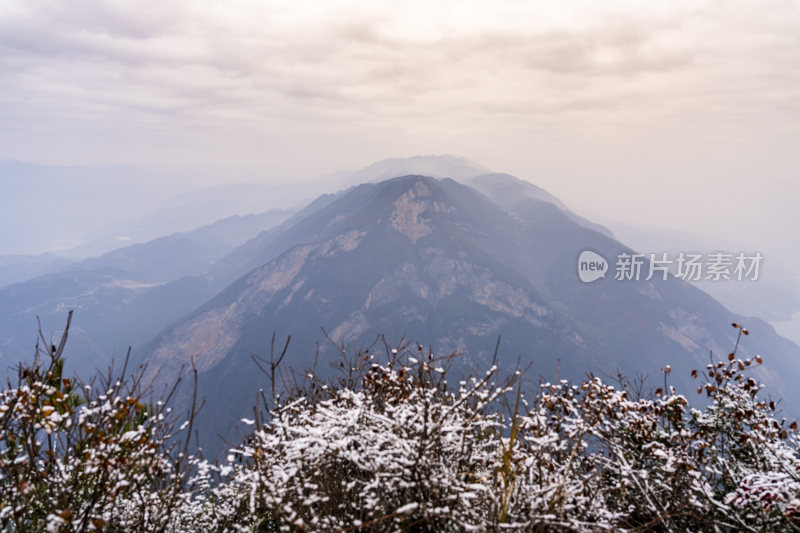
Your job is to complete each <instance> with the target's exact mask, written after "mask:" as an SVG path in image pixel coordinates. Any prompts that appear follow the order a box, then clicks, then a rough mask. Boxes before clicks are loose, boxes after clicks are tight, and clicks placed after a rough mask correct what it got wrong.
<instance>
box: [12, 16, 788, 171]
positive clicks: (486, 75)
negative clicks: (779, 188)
mask: <svg viewBox="0 0 800 533" xmlns="http://www.w3.org/2000/svg"><path fill="white" fill-rule="evenodd" d="M787 5H789V6H790V7H786V6H787ZM787 5H785V4H782V3H781V2H778V1H775V2H768V3H765V4H760V6H759V8H758V13H759V16H758V17H756V16H755V13H754V12H753V9H754V8H751V7H748V4H746V3H737V2H713V1H710V2H679V1H676V2H661V3H657V2H653V3H647V4H646V5H644V4H642V5H639V4H635V5H633V6H631V5H630V4H628V3H626V2H615V1H610V2H604V3H602V4H600V3H597V2H581V1H573V2H565V3H563V4H562V3H559V4H558V5H555V4H550V3H528V2H513V1H512V2H501V3H491V4H490V3H487V2H478V1H460V2H455V1H451V2H441V3H436V4H435V5H431V4H430V3H426V2H417V1H412V2H407V3H404V4H403V6H397V5H395V4H391V5H390V4H383V3H380V2H370V3H364V2H358V1H352V2H302V1H301V2H270V3H263V2H248V1H234V2H230V3H228V2H226V3H202V4H201V3H197V2H189V1H183V0H173V1H164V0H160V1H148V0H139V1H136V2H131V1H101V0H90V1H85V2H79V3H77V4H74V3H64V2H57V1H44V0H27V1H24V2H23V1H10V2H6V3H5V4H4V6H3V7H2V8H0V9H2V12H0V70H1V71H2V74H0V76H2V82H3V87H4V91H3V94H2V95H0V114H2V115H3V116H9V117H13V118H14V120H16V121H18V122H25V121H29V122H31V123H32V124H31V125H29V127H28V129H30V128H32V129H33V131H40V132H41V131H42V129H43V128H44V126H43V121H49V122H50V123H63V124H64V127H65V128H69V127H70V124H71V125H72V127H74V128H76V129H82V130H84V131H88V130H95V131H98V132H107V133H106V134H108V133H110V135H111V136H112V137H113V136H114V135H117V134H116V133H114V132H115V131H116V130H115V128H117V127H118V126H119V125H120V124H125V126H126V127H127V128H131V129H136V128H142V131H141V135H140V138H141V139H143V141H142V142H148V141H147V139H152V142H153V143H156V144H157V145H159V146H163V142H164V139H165V136H169V135H173V136H174V135H175V134H180V132H183V133H184V134H185V136H186V137H187V138H188V137H192V136H196V135H198V131H199V130H198V126H201V129H202V130H203V131H213V130H214V129H220V130H225V131H228V132H230V134H231V135H235V134H234V133H233V132H232V130H235V129H236V128H241V131H240V135H242V136H248V137H252V136H256V137H257V136H259V135H262V134H263V135H264V139H265V140H267V139H273V137H274V136H275V135H277V133H276V132H278V131H279V130H281V129H283V130H284V131H292V132H295V133H297V134H298V136H300V137H303V136H305V137H307V138H314V136H315V135H316V133H318V132H320V131H323V130H326V131H328V132H335V131H337V130H338V129H339V128H343V127H361V128H363V129H364V131H365V132H368V131H370V130H373V129H375V128H387V129H396V130H397V131H405V132H411V131H414V130H415V129H418V127H419V126H418V124H419V121H420V120H423V119H424V121H425V122H426V123H428V124H434V123H435V124H438V126H437V127H438V128H439V131H445V130H446V127H444V125H445V124H452V125H453V126H452V127H457V128H459V129H460V131H459V132H458V133H456V132H454V134H458V135H461V134H463V131H462V130H461V129H462V128H463V127H464V126H465V125H467V124H472V125H473V127H474V128H476V134H477V128H480V127H481V124H483V121H489V122H491V121H493V120H497V118H498V116H499V115H502V116H503V117H504V118H503V120H506V121H507V122H508V125H509V126H510V127H513V126H514V125H522V124H524V123H525V122H526V121H530V120H531V118H533V117H536V119H537V120H547V121H549V122H550V123H551V124H562V125H564V127H570V128H578V127H579V126H580V124H581V123H582V122H581V121H583V122H585V123H593V122H594V121H596V120H597V119H598V117H602V118H603V120H606V121H608V122H609V123H615V124H619V125H629V124H630V123H631V122H632V121H633V122H636V121H638V122H646V121H650V120H654V119H656V118H663V117H664V116H673V117H684V120H687V121H690V122H691V121H696V120H698V119H702V117H706V116H713V117H722V116H727V117H735V116H736V114H738V113H741V112H742V110H743V109H750V110H751V111H752V112H754V113H756V114H759V113H768V112H769V109H778V108H779V109H782V110H783V109H788V110H790V111H791V112H792V113H793V114H795V115H794V116H796V113H797V107H796V103H795V102H796V101H797V100H796V97H797V92H796V90H792V89H789V87H798V86H800V84H798V83H797V82H798V81H800V80H798V79H797V78H798V76H799V75H798V73H797V71H796V69H790V68H788V66H789V65H790V64H796V62H797V59H798V46H797V39H798V38H797V35H800V32H798V30H800V28H798V25H799V24H798V22H797V20H800V19H798V18H795V19H792V18H791V17H786V16H785V14H786V12H787V10H788V11H791V12H793V13H794V12H796V9H795V8H794V7H791V5H790V4H787ZM765 6H767V7H765ZM762 12H766V13H767V14H768V15H767V16H765V15H764V13H762ZM36 124H38V127H35V125H36ZM415 124H416V125H415ZM787 127H789V126H787ZM304 128H307V129H308V132H307V134H306V133H301V132H300V130H302V129H304ZM22 129H23V130H24V129H25V128H22ZM3 131H5V130H3ZM106 134H104V135H106ZM5 135H9V133H8V132H7V131H6V133H5ZM0 141H2V138H0ZM108 142H110V140H108ZM122 142H128V141H127V138H126V137H125V136H124V135H121V134H120V143H122ZM206 142H211V141H206ZM0 144H2V143H0ZM21 144H22V143H21V141H20V142H16V143H14V142H10V143H6V145H7V146H12V145H13V146H20V145H21ZM89 152H91V151H90V150H87V154H85V155H84V157H88V153H89ZM177 153H179V152H176V154H177ZM4 155H6V156H8V155H10V154H2V153H0V157H2V156H4ZM176 157H183V156H182V155H180V156H177V155H176ZM134 162H135V161H134Z"/></svg>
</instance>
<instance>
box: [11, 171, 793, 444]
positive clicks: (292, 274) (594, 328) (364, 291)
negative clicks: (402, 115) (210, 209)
mask: <svg viewBox="0 0 800 533" xmlns="http://www.w3.org/2000/svg"><path fill="white" fill-rule="evenodd" d="M464 161H465V160H459V159H457V158H452V159H448V158H446V157H443V156H437V157H435V158H431V159H430V165H431V169H432V170H435V171H437V172H438V171H442V169H443V168H444V169H445V171H446V169H447V168H453V169H457V170H454V171H453V172H456V173H458V177H459V178H460V179H459V181H456V180H453V179H449V178H446V177H442V176H440V177H439V179H437V178H434V177H431V176H427V175H421V174H410V175H403V176H400V177H390V178H389V179H382V178H384V177H386V176H385V174H386V173H389V174H392V173H395V172H400V171H402V170H404V167H403V165H402V160H391V161H389V162H386V163H382V164H377V165H374V166H372V168H371V170H370V171H369V172H367V171H366V169H365V170H364V171H363V172H361V173H356V174H358V177H359V179H363V181H364V183H362V184H360V185H357V186H353V187H350V188H346V189H344V190H342V191H340V192H338V193H335V194H327V195H323V196H321V197H319V198H317V199H316V200H315V201H313V202H311V203H310V204H308V205H307V206H306V207H305V208H303V209H302V210H299V211H297V212H293V213H289V212H285V211H280V212H275V211H273V212H267V213H264V214H262V215H253V216H250V217H233V218H228V219H224V220H222V221H219V222H217V223H215V224H212V225H209V226H205V227H203V228H199V229H197V230H194V231H191V232H184V233H178V234H173V235H171V236H168V237H164V238H160V239H156V240H153V241H150V242H147V243H143V244H139V245H135V246H129V247H127V248H122V249H119V250H115V251H113V252H110V253H107V254H105V255H102V256H100V257H97V258H92V259H86V260H83V261H79V262H75V263H71V264H69V265H67V266H66V267H65V268H63V269H61V270H58V271H55V272H51V273H49V274H46V275H43V276H39V277H37V278H34V279H31V280H28V281H25V282H23V283H17V284H13V285H9V286H6V287H0V362H2V364H3V365H4V366H5V367H8V366H10V365H12V364H13V363H14V362H16V361H18V360H20V359H24V358H26V356H28V354H29V353H30V352H32V349H33V340H34V339H33V333H34V331H33V327H34V325H35V316H37V315H38V316H41V317H42V320H43V322H44V323H45V324H46V328H48V327H49V328H51V329H52V328H53V326H60V325H61V324H62V319H63V317H64V316H65V314H66V310H67V309H70V308H75V309H76V314H75V320H74V323H73V324H74V327H73V331H72V341H71V343H70V345H69V346H68V350H69V351H68V353H67V360H68V364H69V366H70V368H71V369H73V370H75V369H78V370H79V371H81V372H88V371H91V370H92V369H93V368H96V367H102V366H104V365H105V364H107V362H108V361H109V357H110V356H111V355H114V354H116V355H117V356H121V354H122V352H123V351H124V350H125V348H126V347H127V345H129V344H130V345H134V346H136V347H138V348H137V349H136V356H137V361H139V362H147V363H148V365H149V368H150V369H151V371H152V372H154V373H156V372H158V376H159V379H162V380H164V381H165V382H166V381H169V380H171V379H174V378H175V377H177V375H178V372H179V371H180V369H181V367H184V368H185V367H186V366H187V365H189V364H190V362H191V361H192V360H193V361H194V363H195V365H196V367H197V368H198V370H199V372H200V384H201V394H202V395H204V396H205V397H206V398H207V405H206V406H205V408H204V410H203V413H202V417H201V420H200V427H201V428H202V429H201V431H202V432H203V433H204V434H206V435H215V434H221V435H224V434H226V433H228V432H229V431H230V430H231V428H235V427H236V425H237V423H238V421H239V420H240V419H241V418H242V417H244V416H248V415H249V414H250V408H251V406H252V404H253V402H254V401H255V394H256V392H257V391H258V389H259V388H263V387H264V386H265V384H266V377H265V376H264V375H262V374H261V373H260V372H259V371H258V370H257V369H256V367H255V365H254V363H253V362H252V360H251V357H252V355H253V354H258V355H264V354H265V353H267V352H268V349H269V341H270V338H271V337H272V334H273V333H275V334H276V335H277V336H278V337H280V338H285V337H287V336H288V335H291V336H292V342H291V344H290V346H289V351H288V354H287V358H286V365H287V366H291V367H293V368H295V369H298V370H303V369H306V368H308V367H310V366H311V365H312V364H313V361H314V358H315V355H316V354H317V353H318V350H319V357H320V359H319V363H318V370H320V371H323V372H324V371H326V370H327V368H328V366H327V362H329V361H330V358H331V356H332V354H333V353H335V352H336V350H337V348H336V347H335V346H333V345H332V344H331V342H330V341H329V340H328V338H326V336H327V337H329V338H330V339H331V340H332V341H333V342H334V343H338V344H339V345H344V346H360V347H363V346H367V345H369V344H370V343H372V342H373V341H375V339H376V338H377V337H378V335H383V336H384V338H385V339H386V340H387V342H389V343H390V344H396V343H400V342H402V341H407V342H410V343H420V344H422V345H424V346H425V347H426V349H427V348H428V347H430V348H431V349H433V350H434V351H435V352H436V353H438V354H447V353H450V352H458V353H459V354H461V357H460V359H459V361H460V363H459V364H460V365H461V366H462V369H463V370H464V371H467V370H468V369H469V368H480V369H484V368H486V367H487V366H488V365H490V364H491V362H492V359H493V355H494V351H495V346H496V343H497V339H498V337H499V338H500V345H499V351H498V355H499V358H498V363H499V365H500V366H501V368H502V369H505V370H510V369H512V368H513V367H514V366H515V365H516V364H517V362H518V361H519V363H520V364H521V365H522V366H528V365H530V366H531V369H530V371H529V373H528V378H529V380H530V384H531V386H533V385H534V384H535V383H536V382H537V381H538V379H539V378H540V377H541V378H542V379H544V380H550V381H552V380H555V379H561V378H568V379H579V378H581V377H583V376H584V375H585V374H586V373H587V372H593V373H595V374H598V375H615V374H616V373H617V372H621V373H623V374H625V375H626V376H628V377H631V378H635V377H637V376H639V375H647V376H649V381H648V383H649V384H655V383H663V377H662V376H661V375H660V374H659V372H660V369H661V368H664V367H665V366H666V365H671V367H672V373H671V375H670V378H669V379H670V382H672V383H674V384H676V385H678V386H679V387H680V388H681V390H682V391H684V392H689V391H690V390H693V389H694V388H695V387H696V384H695V383H694V382H693V380H691V378H690V376H689V373H690V371H691V370H692V369H695V368H698V369H702V368H704V367H705V365H706V363H707V362H708V360H709V352H713V354H714V356H715V357H717V358H720V357H724V356H725V355H727V353H728V352H729V351H730V350H731V349H732V347H733V343H734V342H735V336H734V333H735V332H734V330H733V329H732V328H731V326H730V324H731V322H742V323H744V324H745V325H746V326H747V327H748V329H749V330H750V331H751V332H752V335H751V336H750V337H748V338H747V339H746V341H745V342H744V344H743V345H742V346H741V347H740V354H741V355H743V356H745V357H753V356H755V354H757V353H758V354H761V355H763V356H764V359H765V361H766V364H765V366H763V367H759V368H756V369H754V370H753V371H754V372H755V373H756V374H757V375H758V377H759V378H761V379H762V380H763V381H765V382H767V383H768V384H769V385H770V391H771V392H772V394H773V395H774V396H775V397H776V398H783V404H782V405H783V406H784V408H785V410H786V411H787V412H790V413H795V414H797V413H800V409H798V406H799V405H800V397H799V396H798V395H797V392H796V388H795V383H797V382H798V380H800V365H798V364H797V362H798V361H800V347H798V346H797V345H796V344H794V343H793V342H791V341H789V340H787V339H784V338H783V337H780V336H779V335H778V334H776V332H775V330H774V329H773V328H772V327H771V326H769V325H768V324H766V323H765V322H763V321H762V320H759V319H757V318H747V317H742V316H739V315H737V314H735V313H732V312H730V311H728V310H727V309H726V308H725V307H723V306H722V305H721V304H719V303H718V302H717V301H715V300H714V299H713V298H711V297H710V296H708V295H707V294H706V293H704V292H702V291H701V290H699V289H698V288H696V287H694V286H692V285H690V284H688V283H685V282H683V281H680V280H677V279H675V278H672V277H670V278H669V279H667V280H660V279H658V278H654V279H652V280H650V281H646V280H644V279H641V280H638V281H635V280H628V281H618V280H615V279H614V275H613V264H614V259H615V258H616V257H617V256H618V255H619V254H621V253H630V252H632V250H631V249H630V248H628V247H626V246H625V245H624V244H622V243H620V242H619V241H617V240H616V239H615V238H614V237H613V234H612V233H611V232H610V231H609V230H608V229H606V228H605V227H603V226H601V225H598V224H596V223H594V222H592V221H590V220H587V219H586V218H583V217H581V216H579V215H577V214H575V213H573V212H572V211H570V210H569V209H568V208H567V207H566V206H565V205H564V204H563V203H562V202H560V201H559V200H558V199H557V198H555V197H553V196H552V195H550V194H549V193H547V192H546V191H544V190H543V189H541V188H539V187H536V186H535V185H533V184H531V183H528V182H525V181H523V180H519V179H517V178H515V177H513V176H510V175H507V174H494V173H487V172H485V169H483V168H480V167H478V166H476V165H469V164H468V162H466V163H465V162H464ZM409 166H410V168H414V169H423V170H424V168H425V158H413V160H411V162H410V163H409ZM369 168H370V167H368V169H369ZM431 173H434V172H431ZM585 250H590V251H592V252H594V253H596V254H598V255H600V256H602V257H603V258H605V260H606V261H608V262H609V263H610V264H611V265H612V267H611V268H612V271H610V272H608V273H607V275H606V278H605V279H598V280H597V281H594V282H591V283H583V282H581V280H580V279H579V277H578V273H577V261H578V257H579V255H580V254H581V252H582V251H585ZM647 266H648V265H647V263H645V264H644V265H643V269H644V270H645V271H646V269H647ZM56 268H57V267H56ZM323 330H324V332H325V333H323ZM49 331H50V330H46V333H48V332H49ZM55 334H57V331H56V332H54V335H55ZM207 442H208V441H207Z"/></svg>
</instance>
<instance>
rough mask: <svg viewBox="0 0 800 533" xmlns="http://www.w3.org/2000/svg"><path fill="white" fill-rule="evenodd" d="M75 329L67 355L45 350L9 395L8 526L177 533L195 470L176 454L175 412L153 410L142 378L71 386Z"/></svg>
mask: <svg viewBox="0 0 800 533" xmlns="http://www.w3.org/2000/svg"><path fill="white" fill-rule="evenodd" d="M70 318H71V313H70ZM68 329H69V321H68V322H67V328H66V331H65V333H64V336H63V337H62V341H61V343H60V345H59V346H58V347H56V346H55V345H54V346H52V348H51V349H50V350H46V351H42V352H40V350H39V346H38V345H37V357H36V360H35V362H34V364H33V365H31V366H27V367H21V368H20V371H19V383H18V384H17V386H16V387H9V388H6V389H5V390H3V391H2V392H0V526H2V529H3V531H19V532H23V531H47V532H48V533H51V532H52V533H55V532H62V531H167V530H169V528H168V526H169V523H170V521H171V520H172V518H173V517H174V516H175V515H176V514H177V512H178V511H179V509H180V505H181V502H182V501H184V500H185V499H186V498H185V494H186V493H187V485H186V484H185V483H184V481H185V480H184V473H185V471H187V462H188V456H187V455H186V454H185V450H184V453H182V452H180V451H179V450H178V451H174V450H172V449H171V447H172V445H173V444H171V443H173V442H174V441H173V440H172V439H173V437H174V436H175V435H174V433H173V423H172V421H171V417H170V413H169V409H168V408H167V407H166V405H165V403H164V402H156V403H150V404H148V403H147V402H146V401H145V391H144V390H143V387H142V386H141V379H142V372H139V373H136V374H134V375H131V376H126V375H125V370H123V371H122V373H121V374H120V375H119V376H114V375H113V373H109V375H108V376H106V377H105V378H102V377H98V378H97V379H95V380H94V381H93V382H92V383H87V384H83V383H80V382H78V381H77V380H75V379H68V378H66V377H65V376H64V373H63V369H64V359H63V358H62V351H63V348H64V344H65V341H66V336H67V331H68ZM41 359H45V361H46V363H45V365H42V364H41Z"/></svg>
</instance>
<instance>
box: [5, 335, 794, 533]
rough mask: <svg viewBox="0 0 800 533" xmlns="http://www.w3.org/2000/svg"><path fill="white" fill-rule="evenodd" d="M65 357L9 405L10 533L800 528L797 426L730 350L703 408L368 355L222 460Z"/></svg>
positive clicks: (608, 389)
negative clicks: (196, 451) (527, 388)
mask: <svg viewBox="0 0 800 533" xmlns="http://www.w3.org/2000/svg"><path fill="white" fill-rule="evenodd" d="M735 327H737V328H738V329H739V332H740V336H741V334H742V332H743V331H746V330H744V329H743V328H742V327H741V326H738V325H736V326H735ZM62 345H63V343H62ZM51 355H52V356H51V358H50V360H51V363H50V365H49V367H48V368H47V369H45V370H42V369H39V368H38V366H37V365H34V366H33V367H31V368H27V369H25V371H24V372H23V373H22V374H21V376H22V377H21V380H20V383H19V385H18V386H17V387H14V388H11V387H9V388H7V389H6V390H4V391H3V392H2V396H0V525H2V527H3V529H4V530H7V531H53V532H64V531H92V530H97V531H187V532H188V531H258V532H268V531H364V532H366V531H369V532H379V531H387V532H388V531H415V532H424V531H444V532H446V531H606V530H619V531H676V532H677V531H797V529H798V528H800V442H799V441H798V435H797V425H796V423H791V424H790V423H787V421H785V420H777V419H775V418H774V417H773V412H774V410H775V406H774V404H771V403H770V402H766V401H764V400H762V399H761V395H762V386H761V385H760V384H758V383H757V382H756V381H755V380H754V379H753V378H751V377H748V374H747V371H748V369H749V368H752V367H753V366H755V365H758V364H760V363H761V361H760V358H758V359H757V360H754V361H750V360H742V359H739V358H737V357H736V353H735V350H734V353H732V354H730V355H729V356H728V359H727V360H726V361H715V362H711V363H710V364H709V365H708V367H707V368H706V369H705V370H703V371H702V373H701V372H695V373H694V375H695V377H697V378H698V379H699V378H700V376H701V374H702V375H703V376H704V377H705V378H707V379H705V380H704V381H701V383H700V386H699V389H698V392H700V393H704V394H705V395H706V396H707V398H708V406H707V407H704V408H703V409H695V408H692V407H691V405H690V403H689V401H688V400H687V398H686V397H685V396H683V395H680V394H678V393H677V392H676V391H675V390H674V389H673V388H672V387H670V386H669V385H668V382H667V381H668V374H669V372H670V370H669V368H668V367H667V368H666V369H664V372H665V386H664V387H663V388H660V389H658V390H656V391H655V393H654V394H653V395H652V396H649V397H635V395H634V394H633V391H632V390H630V388H629V387H627V386H625V385H621V386H617V387H614V386H611V385H609V384H607V383H604V382H603V381H602V380H600V379H598V378H593V379H588V380H586V381H584V382H582V383H578V384H571V383H568V382H566V381H561V382H559V383H554V384H549V383H544V384H541V386H540V390H539V391H538V393H536V394H535V395H533V396H531V397H529V398H526V396H525V394H523V391H522V386H521V384H520V380H519V375H518V373H517V374H515V375H512V376H511V378H510V379H505V380H499V379H498V377H497V374H496V369H494V368H493V369H491V370H490V371H489V372H487V373H486V374H485V375H483V376H479V377H475V378H472V379H467V380H463V381H460V382H455V381H453V380H448V379H447V377H446V376H447V370H446V369H445V368H443V366H444V367H446V366H447V365H446V362H444V361H441V360H437V358H435V357H433V355H432V354H431V355H429V356H428V357H427V358H425V357H421V356H420V355H419V354H414V356H415V357H419V358H420V359H422V360H417V359H416V358H414V357H411V354H408V353H403V352H402V351H400V352H398V351H397V350H390V349H388V347H387V350H386V359H385V360H384V361H385V362H382V363H381V362H379V359H378V358H377V357H376V356H375V355H374V354H369V353H357V354H353V355H352V356H350V357H348V358H347V360H346V361H343V362H342V365H341V368H342V376H341V378H339V379H334V380H329V381H323V380H321V379H319V378H318V377H317V376H316V375H315V374H314V373H311V374H310V375H309V379H308V382H307V383H306V385H305V386H303V387H302V388H301V389H300V390H295V391H293V392H291V393H287V395H286V399H285V400H284V401H278V402H277V405H274V406H272V408H271V409H270V410H269V412H268V413H265V416H260V417H257V420H243V422H244V424H246V425H250V426H251V429H252V433H251V434H250V435H249V436H248V438H247V439H246V440H245V442H243V443H241V444H240V445H239V446H237V447H236V448H235V449H233V450H231V452H230V455H229V456H228V458H227V460H226V462H224V463H222V464H211V463H209V462H207V461H204V460H201V459H200V458H197V457H192V456H190V455H189V454H188V453H187V448H186V447H185V441H181V442H183V446H180V445H179V443H178V441H177V440H176V439H177V437H176V435H178V434H179V433H180V431H181V428H183V431H186V430H187V429H190V428H185V427H184V426H181V428H178V429H177V430H173V429H172V428H174V427H175V425H174V424H173V423H172V422H171V419H170V418H169V416H168V411H167V408H166V403H165V402H161V403H159V402H156V403H155V404H153V403H149V404H148V403H146V402H143V401H142V394H141V389H140V382H139V381H138V378H137V377H136V376H134V377H132V378H129V379H127V380H124V379H118V380H111V379H110V378H109V379H107V380H104V381H103V380H101V384H102V385H103V386H102V387H99V386H97V385H95V386H92V387H86V386H83V385H79V384H78V383H77V382H73V381H70V380H67V379H63V378H62V368H63V359H62V358H61V357H60V349H55V350H53V352H52V354H51ZM623 383H624V382H623ZM192 418H193V417H192V416H189V421H188V422H187V424H188V425H191V423H192Z"/></svg>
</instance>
